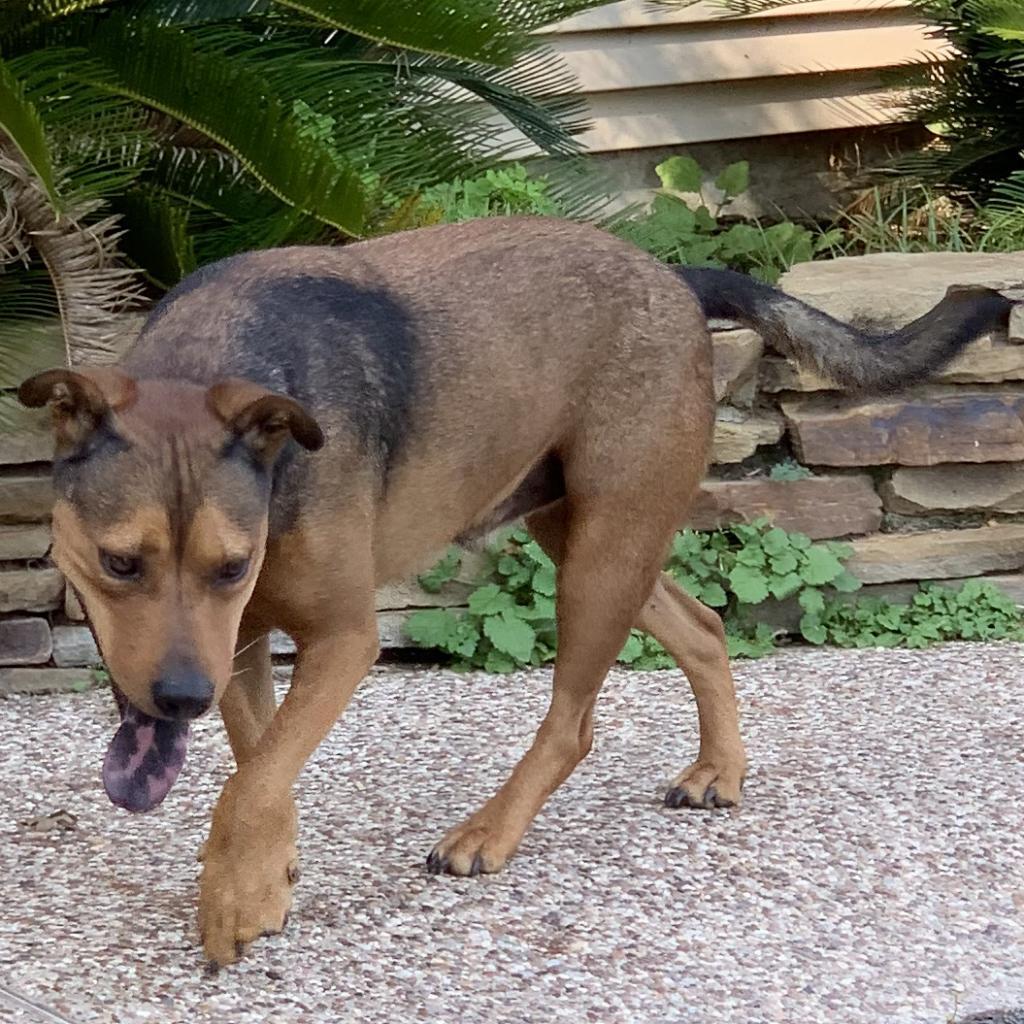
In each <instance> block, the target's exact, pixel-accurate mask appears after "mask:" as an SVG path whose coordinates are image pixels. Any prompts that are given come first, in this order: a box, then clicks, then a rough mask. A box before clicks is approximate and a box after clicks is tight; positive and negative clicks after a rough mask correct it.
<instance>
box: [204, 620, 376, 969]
mask: <svg viewBox="0 0 1024 1024" xmlns="http://www.w3.org/2000/svg"><path fill="white" fill-rule="evenodd" d="M377 652H378V640H377V627H376V620H375V618H374V616H373V613H372V611H370V612H369V614H367V615H365V616H363V617H362V619H361V624H360V625H358V626H354V625H352V624H351V622H350V623H349V624H348V625H347V626H339V625H338V624H337V623H332V624H331V627H330V628H329V629H328V628H325V627H321V628H319V629H318V631H317V635H316V636H315V637H309V638H304V639H302V640H301V641H300V643H299V648H298V656H297V658H296V662H295V673H294V676H293V679H292V686H291V689H290V690H289V691H288V695H287V696H286V697H285V699H284V701H283V702H282V703H281V707H280V708H279V709H278V711H277V713H276V715H275V716H274V718H273V720H272V721H271V723H270V726H269V727H268V728H267V730H266V731H265V732H264V733H263V735H262V736H261V737H260V739H259V741H258V743H257V745H256V748H255V750H254V751H253V754H252V756H251V757H250V758H248V759H246V760H245V761H244V762H243V763H242V764H240V765H239V767H238V770H237V771H236V772H235V774H234V775H232V776H231V778H229V779H228V781H227V784H226V785H225V787H224V790H223V792H222V793H221V795H220V799H219V800H218V801H217V806H216V808H215V809H214V812H213V825H212V827H211V830H210V838H209V841H208V842H207V844H206V852H205V856H204V860H203V872H202V877H201V880H200V885H199V928H200V933H201V935H202V940H203V947H204V949H205V951H206V955H207V957H208V958H209V960H210V961H211V963H213V964H216V965H222V964H228V963H231V962H232V961H234V960H235V959H236V958H237V957H238V956H239V954H240V953H241V951H242V948H243V947H244V946H245V944H246V943H248V942H251V941H253V940H254V939H257V938H259V937H260V936H261V935H267V934H272V933H274V932H278V931H280V930H281V929H282V928H283V927H284V923H285V919H286V917H287V915H288V910H289V908H290V906H291V899H292V887H293V885H294V884H295V881H296V879H297V871H296V864H297V853H296V845H295V840H296V827H297V823H296V815H295V805H294V803H293V800H292V785H293V784H294V782H295V780H296V778H297V777H298V775H299V772H300V771H301V770H302V766H303V765H304V764H305V763H306V760H307V758H308V757H309V756H310V754H312V753H313V751H314V750H315V749H316V747H317V746H318V745H319V743H320V741H321V740H323V738H324V737H325V736H326V735H327V733H328V732H329V731H330V728H331V726H332V725H333V724H334V722H335V721H336V720H337V718H338V716H339V715H340V714H341V712H342V711H343V710H344V708H345V705H346V704H347V703H348V701H349V698H350V697H351V696H352V693H353V691H354V690H355V688H356V686H357V685H358V684H359V682H360V680H361V679H362V678H363V677H364V676H365V675H366V674H367V672H368V671H369V670H370V668H371V667H372V665H373V663H374V661H375V660H376V658H377Z"/></svg>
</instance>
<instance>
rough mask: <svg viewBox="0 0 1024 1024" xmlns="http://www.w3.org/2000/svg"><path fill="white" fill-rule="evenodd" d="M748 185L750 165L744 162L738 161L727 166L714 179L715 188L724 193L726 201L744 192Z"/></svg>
mask: <svg viewBox="0 0 1024 1024" xmlns="http://www.w3.org/2000/svg"><path fill="white" fill-rule="evenodd" d="M749 185H750V164H749V163H747V161H746V160H738V161H737V162H736V163H734V164H729V166H728V167H726V168H725V169H724V170H723V171H722V173H721V174H719V175H718V177H717V178H715V187H716V188H718V189H721V191H722V192H724V193H725V196H726V198H727V199H733V198H735V197H736V196H738V195H740V194H741V193H742V192H746V190H747V188H748V186H749Z"/></svg>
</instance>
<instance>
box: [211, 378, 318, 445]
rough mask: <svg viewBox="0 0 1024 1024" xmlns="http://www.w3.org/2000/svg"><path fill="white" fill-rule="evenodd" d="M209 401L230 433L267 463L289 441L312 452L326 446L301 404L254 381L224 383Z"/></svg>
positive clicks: (217, 385)
mask: <svg viewBox="0 0 1024 1024" xmlns="http://www.w3.org/2000/svg"><path fill="white" fill-rule="evenodd" d="M206 401H207V405H208V406H209V407H210V409H211V410H212V411H213V413H214V414H215V415H216V416H217V417H218V418H219V419H220V420H221V421H222V422H223V423H224V425H225V426H226V427H227V428H228V430H229V431H231V432H232V433H233V434H235V435H236V436H237V437H240V438H242V439H244V441H245V443H246V444H247V445H248V446H249V448H250V449H251V450H252V451H253V452H254V453H255V454H256V455H258V456H259V457H260V458H261V459H263V460H265V461H268V462H269V461H270V460H271V459H273V458H274V456H275V455H277V453H278V451H280V449H281V446H282V445H283V444H284V443H285V441H286V440H288V438H289V437H291V438H294V440H295V441H296V442H298V443H299V444H300V445H302V447H303V448H305V449H307V450H308V451H311V452H315V451H316V450H317V449H318V448H321V447H322V446H323V443H324V434H323V431H322V430H321V429H320V425H319V424H318V423H317V421H316V420H315V419H313V417H312V416H310V414H309V413H308V412H306V410H305V409H304V408H303V407H302V406H301V405H300V404H299V403H298V402H296V401H295V400H294V399H293V398H289V397H288V396H287V395H279V394H277V393H276V392H273V391H268V390H267V389H266V388H264V387H261V386H260V385H259V384H253V383H252V381H248V380H239V379H237V378H230V379H228V380H223V381H220V382H219V383H217V384H214V385H213V387H211V388H210V390H209V391H208V392H207V393H206Z"/></svg>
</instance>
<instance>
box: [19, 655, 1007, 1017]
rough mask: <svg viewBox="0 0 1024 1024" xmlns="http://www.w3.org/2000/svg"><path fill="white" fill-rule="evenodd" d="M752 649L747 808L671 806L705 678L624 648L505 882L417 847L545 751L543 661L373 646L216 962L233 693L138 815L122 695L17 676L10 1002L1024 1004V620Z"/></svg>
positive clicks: (399, 1013) (991, 1009) (534, 1011)
mask: <svg viewBox="0 0 1024 1024" xmlns="http://www.w3.org/2000/svg"><path fill="white" fill-rule="evenodd" d="M736 671H737V684H738V689H739V692H740V697H741V703H742V711H743V721H744V731H745V735H746V737H747V740H748V744H749V749H750V758H751V771H750V775H749V776H748V780H747V789H746V802H745V804H744V806H743V807H742V808H741V809H739V810H734V811H715V812H698V811H669V810H667V809H665V808H664V807H663V806H661V804H660V798H661V795H662V792H663V789H664V786H665V783H666V782H667V781H668V779H669V777H670V776H671V775H672V774H673V773H674V772H676V771H678V770H679V769H681V768H682V767H683V766H684V765H685V764H686V763H687V762H688V760H689V759H690V758H691V757H692V755H693V753H694V752H695V746H696V744H695V731H696V730H695V713H694V707H693V701H692V698H691V696H690V694H689V691H688V688H687V687H686V686H685V684H684V683H683V681H682V680H681V678H680V677H679V675H678V674H676V673H672V672H652V673H643V672H627V671H617V672H615V673H613V674H612V676H611V677H610V678H609V681H608V683H607V685H606V687H605V690H604V693H603V695H602V698H601V703H600V705H599V710H598V716H597V739H596V743H595V748H594V751H593V753H592V754H591V756H590V757H589V758H588V759H587V760H586V761H585V762H584V764H583V765H581V767H580V768H579V769H578V770H577V772H576V773H575V775H574V776H573V777H572V778H571V779H570V780H569V782H568V783H566V784H565V785H564V786H563V787H562V789H561V790H560V791H559V792H558V793H556V794H555V796H554V797H553V798H552V800H551V801H550V802H549V804H548V807H547V809H546V810H545V811H544V812H542V814H541V817H540V818H539V820H538V822H537V824H536V826H535V827H534V829H533V831H532V832H531V833H530V834H529V835H528V837H527V839H526V841H525V842H524V844H523V847H522V849H521V850H520V853H519V854H518V856H517V857H516V858H515V859H514V860H513V861H512V863H511V865H510V867H509V869H508V870H507V871H506V872H505V873H504V874H503V875H500V876H494V877H488V878H483V879H451V878H434V877H431V876H429V875H427V874H426V873H425V871H424V870H423V866H422V865H423V859H424V857H425V855H426V853H427V852H428V850H429V849H430V847H431V845H432V844H433V843H434V841H436V839H438V838H439V837H440V835H441V834H442V833H443V831H444V830H445V828H446V827H448V826H449V825H452V824H454V823H456V822H457V821H459V820H460V819H461V817H462V816H464V815H465V814H466V813H467V812H469V811H470V810H472V809H473V808H474V807H475V806H476V805H477V804H479V803H480V802H481V801H483V800H484V799H485V798H486V797H487V796H488V795H490V793H491V792H492V791H493V790H494V788H495V787H496V786H497V785H498V783H499V782H500V781H501V780H502V778H503V777H504V776H505V774H506V773H507V771H508V770H509V768H510V767H511V765H512V764H513V762H514V761H515V759H516V758H517V757H518V756H519V754H520V753H521V752H522V751H523V749H524V748H525V745H526V744H527V743H528V740H529V738H530V735H531V733H532V730H533V728H534V727H535V725H536V723H537V722H538V721H539V719H540V716H541V714H542V712H543V709H544V706H545V703H546V697H547V690H548V686H549V682H550V675H549V673H548V672H547V671H536V672H531V673H524V674H520V675H516V676H512V677H506V678H497V677H487V676H481V675H465V676H463V675H457V674H455V673H451V672H446V671H441V670H434V669H424V668H402V669H384V670H380V671H378V672H376V673H375V674H374V675H373V676H372V677H371V678H370V679H368V680H367V682H366V683H365V684H364V686H363V688H362V689H361V690H360V692H359V693H358V694H357V697H356V699H355V701H354V702H353V706H352V708H351V709H350V711H349V713H348V714H347V715H346V716H345V719H344V721H343V723H342V724H341V725H339V726H338V727H337V728H336V729H335V731H334V733H333V735H332V736H331V737H330V738H329V740H328V741H327V742H326V743H325V744H324V746H323V747H322V748H321V749H320V750H319V751H318V753H317V754H316V755H315V758H314V760H313V761H312V762H311V763H310V765H309V766H308V768H307V771H306V772H305V774H304V775H303V777H302V780H301V782H300V785H299V787H298V795H299V806H300V815H301V840H300V844H301V849H302V856H303V875H302V880H301V882H300V883H299V886H298V889H297V896H296V906H295V909H294V911H293V914H292V918H291V923H290V925H289V928H288V931H287V933H286V934H284V935H282V936H278V937H274V938H271V939H266V940H263V941H261V942H260V943H258V944H257V945H255V946H253V947H252V948H251V950H250V952H249V955H248V956H247V958H246V959H245V960H244V961H243V962H242V963H240V964H239V965H237V966H236V967H234V968H230V969H228V970H224V971H221V972H220V973H219V974H217V975H214V976H210V975H208V974H206V973H204V971H203V963H202V958H201V956H200V953H199V951H198V949H197V947H196V934H195V925H194V917H195V908H194V901H195V891H196V884H195V882H196V876H197V872H198V865H197V864H196V860H195V856H196V850H197V847H198V846H199V843H200V841H201V840H202V838H203V835H204V830H205V827H206V822H207V819H208V815H209V810H210V807H211V805H212V803H213V800H214V798H215V795H216V792H217V789H218V786H219V785H220V784H221V783H222V781H223V780H224V778H225V777H226V775H227V773H228V772H229V771H230V767H231V760H230V754H229V752H228V748H227V744H226V741H225V740H224V738H223V734H222V730H221V727H220V724H219V722H218V721H217V720H216V719H215V718H214V719H210V720H204V721H202V722H200V723H199V725H198V727H197V728H196V729H195V730H194V737H193V742H192V746H191V750H190V753H189V760H188V762H187V763H186V767H185V769H184V771H183V773H182V777H181V779H180V780H179V782H178V785H177V786H176V787H175V789H174V790H173V791H172V793H171V795H170V796H169V797H168V799H167V800H166V802H165V803H164V804H163V806H162V807H160V808H159V809H158V810H157V811H155V812H154V813H152V814H148V815H143V816H139V817H132V816H130V815H127V814H125V813H124V812H120V811H117V810H116V809H115V808H113V807H112V806H110V805H109V804H108V803H107V801H106V798H105V796H104V795H103V792H102V788H101V785H100V782H99V768H100V764H101V761H102V757H103V752H104V749H105V747H106V744H107V742H108V741H109V739H110V736H111V735H112V730H113V724H114V707H113V702H112V701H111V700H110V697H109V695H108V694H105V693H98V692H93V693H87V694H78V695H67V696H54V697H38V696H36V697H17V698H11V699H9V700H7V701H4V702H0V729H2V733H0V736H2V739H0V1021H2V1022H3V1024H8V1022H10V1024H39V1022H41V1021H42V1022H50V1024H62V1022H66V1021H72V1022H76V1024H95V1022H102V1024H106V1022H118V1024H122V1022H123V1024H137V1022H148V1021H152V1022H159V1024H214V1022H216V1024H257V1022H258V1024H340V1022H348V1021H365V1022H373V1024H376V1022H399V1024H404V1022H420V1021H426V1022H445V1024H447V1022H459V1024H485V1022H486V1024H535V1022H536V1024H558V1022H572V1024H582V1022H597V1024H618V1022H622V1024H626V1022H629V1024H647V1022H650V1024H663V1022H673V1024H674V1022H679V1024H761V1022H785V1024H816V1022H819V1021H820V1022H823V1024H825V1022H827V1024H862V1022H863V1024H868V1022H870V1024H881V1022H884V1024H950V1022H959V1024H1024V832H1022V829H1021V824H1022V815H1024V810H1022V800H1024V686H1022V683H1021V678H1022V674H1024V646H1020V645H1010V644H1006V645H984V646H983V645H976V646H975V645H966V644H964V645H950V646H945V647H942V648H938V649H934V650H930V651H925V652H902V651H897V652H893V651H859V652H841V651H826V650H803V649H796V650H791V651H787V652H784V653H781V654H779V655H776V656H774V657H771V658H768V659H764V660H762V661H758V662H745V663H744V662H741V663H738V664H737V666H736ZM58 812H66V813H65V815H63V816H62V815H60V814H59V813H58ZM55 814H56V817H46V816H50V815H55ZM41 817H42V818H44V819H45V820H44V821H43V822H42V826H40V824H39V823H38V822H36V824H35V825H34V826H33V825H32V824H30V823H31V822H33V821H34V820H35V819H39V818H41ZM47 824H49V825H50V826H51V828H50V830H49V831H40V830H39V829H40V827H45V826H46V825H47Z"/></svg>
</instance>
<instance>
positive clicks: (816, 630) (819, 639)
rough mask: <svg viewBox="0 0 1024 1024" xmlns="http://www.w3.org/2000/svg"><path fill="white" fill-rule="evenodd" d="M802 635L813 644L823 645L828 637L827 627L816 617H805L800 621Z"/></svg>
mask: <svg viewBox="0 0 1024 1024" xmlns="http://www.w3.org/2000/svg"><path fill="white" fill-rule="evenodd" d="M800 633H801V634H802V635H803V638H804V639H805V640H806V641H807V642H808V643H811V644H823V643H824V642H825V640H826V639H827V637H828V634H827V633H826V632H825V627H824V626H823V625H822V624H821V620H820V619H819V618H818V617H817V616H816V615H810V614H808V615H804V616H803V618H801V619H800Z"/></svg>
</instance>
